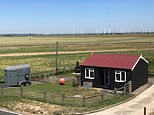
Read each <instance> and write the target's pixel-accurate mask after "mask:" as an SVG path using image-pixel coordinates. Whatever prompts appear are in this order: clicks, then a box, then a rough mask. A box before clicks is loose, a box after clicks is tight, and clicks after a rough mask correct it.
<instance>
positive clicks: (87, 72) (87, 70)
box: [86, 69, 89, 77]
mask: <svg viewBox="0 0 154 115" xmlns="http://www.w3.org/2000/svg"><path fill="white" fill-rule="evenodd" d="M86 77H89V69H86Z"/></svg>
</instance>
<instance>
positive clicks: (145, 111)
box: [144, 107, 146, 115]
mask: <svg viewBox="0 0 154 115" xmlns="http://www.w3.org/2000/svg"><path fill="white" fill-rule="evenodd" d="M144 115H146V107H144Z"/></svg>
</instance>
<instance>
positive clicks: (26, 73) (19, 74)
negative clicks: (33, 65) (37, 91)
mask: <svg viewBox="0 0 154 115" xmlns="http://www.w3.org/2000/svg"><path fill="white" fill-rule="evenodd" d="M4 72H5V75H4V80H5V85H6V86H21V85H24V86H25V85H30V84H31V77H30V73H31V70H30V65H28V64H25V65H15V66H8V67H6V68H5V69H4Z"/></svg>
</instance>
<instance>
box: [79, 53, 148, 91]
mask: <svg viewBox="0 0 154 115" xmlns="http://www.w3.org/2000/svg"><path fill="white" fill-rule="evenodd" d="M80 66H81V85H83V83H84V82H90V83H92V87H97V88H106V89H111V90H113V89H114V88H120V87H122V86H124V84H125V83H128V81H132V91H134V90H135V89H137V88H139V87H140V86H142V85H144V84H145V83H147V82H148V61H147V60H146V59H144V58H143V57H142V55H121V54H93V55H91V56H90V57H88V58H87V59H86V60H85V62H83V63H82V64H81V65H80Z"/></svg>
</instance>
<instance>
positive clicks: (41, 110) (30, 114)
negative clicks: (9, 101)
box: [13, 101, 63, 115]
mask: <svg viewBox="0 0 154 115" xmlns="http://www.w3.org/2000/svg"><path fill="white" fill-rule="evenodd" d="M62 109H63V107H61V106H58V105H51V104H47V103H42V102H37V101H27V102H26V103H24V102H19V103H16V104H15V105H14V108H13V110H14V111H16V112H18V113H22V114H26V115H53V113H54V112H56V111H61V110H62Z"/></svg>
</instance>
